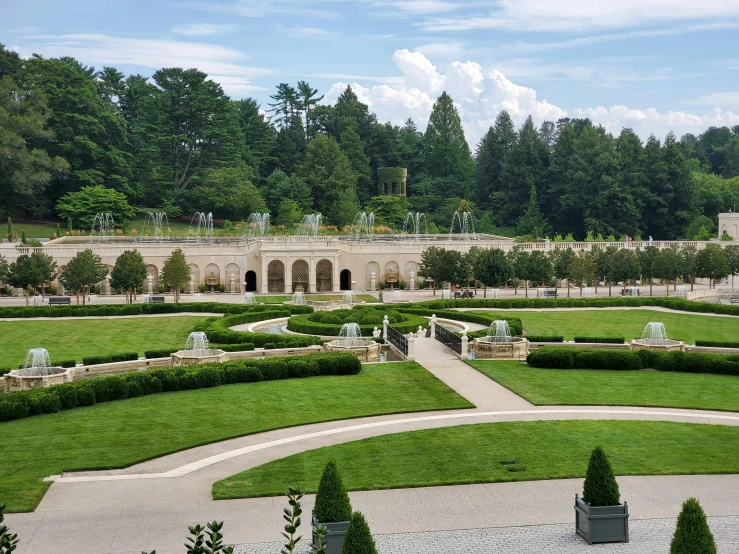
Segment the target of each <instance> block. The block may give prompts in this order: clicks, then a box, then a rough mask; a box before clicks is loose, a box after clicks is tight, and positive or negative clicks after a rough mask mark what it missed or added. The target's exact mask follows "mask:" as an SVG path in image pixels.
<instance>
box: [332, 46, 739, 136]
mask: <svg viewBox="0 0 739 554" xmlns="http://www.w3.org/2000/svg"><path fill="white" fill-rule="evenodd" d="M393 60H394V61H395V64H396V66H397V67H398V68H399V69H400V71H401V73H402V74H403V83H402V84H400V85H395V86H390V85H388V84H382V85H377V86H372V87H365V86H362V85H360V84H358V83H356V82H354V83H352V84H351V86H352V88H353V89H354V91H355V93H356V94H357V96H358V97H359V99H360V100H361V101H362V102H365V103H366V104H368V105H369V107H370V110H371V111H373V112H375V113H376V114H377V116H378V118H379V119H380V121H391V122H392V123H394V124H396V125H402V124H403V122H404V121H405V120H406V119H407V118H408V117H412V118H413V120H414V121H415V122H416V123H417V124H418V125H419V127H420V128H421V129H422V130H423V129H424V128H425V127H426V124H427V123H428V118H429V115H430V113H431V109H432V107H433V104H434V101H435V100H436V98H437V97H438V96H439V94H440V93H441V91H442V90H446V91H447V92H448V93H449V94H450V95H451V97H452V99H453V100H454V102H455V104H456V106H457V108H458V110H459V113H460V117H461V118H462V125H463V127H464V130H465V134H466V136H467V141H468V142H469V144H470V146H471V147H472V148H474V147H475V145H476V144H477V142H478V141H479V139H480V137H482V135H483V134H484V133H485V132H486V131H487V129H488V128H489V127H490V125H492V124H493V123H494V121H495V118H496V116H497V115H498V114H499V113H500V112H501V111H502V110H506V111H507V112H508V113H509V114H510V115H511V117H512V119H513V121H514V122H515V123H516V124H517V125H521V124H522V123H523V122H524V120H525V119H526V117H528V116H529V115H531V116H532V117H533V119H534V121H535V122H536V123H537V124H540V123H541V122H542V121H544V120H552V121H556V120H557V119H559V118H561V117H589V118H590V119H591V120H592V121H593V122H595V123H596V124H601V125H603V126H604V127H606V128H607V129H608V130H609V131H611V132H613V133H619V132H620V131H621V129H622V128H623V127H631V128H633V129H634V130H635V131H636V132H637V133H638V134H639V135H640V136H641V137H642V138H643V139H646V138H647V137H648V136H649V135H650V134H652V133H653V134H655V135H657V136H659V137H664V136H665V135H666V134H667V133H668V132H670V131H674V132H675V134H676V135H678V136H680V135H682V134H684V133H687V132H691V133H700V132H702V131H703V130H705V129H706V127H708V126H710V125H717V126H721V125H737V124H739V112H732V111H724V110H722V109H720V108H718V107H716V108H714V109H713V110H711V111H710V112H709V113H707V114H704V115H698V114H692V113H688V112H685V111H668V112H659V111H657V110H656V109H654V108H647V109H630V108H627V107H626V106H623V105H616V106H611V107H610V108H606V107H596V108H578V109H573V110H565V109H563V108H561V107H559V106H556V105H554V104H551V103H549V102H547V101H546V100H544V99H539V98H538V97H537V93H536V91H535V90H534V89H533V88H529V87H524V86H520V85H517V84H516V83H514V82H512V81H511V80H510V79H508V78H507V77H506V76H505V75H504V74H503V73H502V72H501V71H499V70H498V69H490V70H484V69H483V68H482V67H481V66H480V65H479V64H477V63H475V62H471V61H467V62H460V61H455V62H452V63H450V64H448V65H447V66H446V67H445V68H444V70H443V72H440V71H439V70H437V68H436V66H434V65H433V64H432V63H431V62H430V61H429V60H428V59H427V58H426V57H425V56H424V55H423V54H421V53H420V52H410V51H408V50H398V51H397V52H395V55H394V56H393ZM346 85H347V83H346V82H343V81H342V82H339V83H335V84H334V85H333V86H332V87H331V88H330V89H329V91H328V92H327V93H326V96H325V98H324V102H328V103H333V102H335V101H336V98H337V97H338V96H339V94H341V92H342V91H343V90H344V89H345V88H346ZM737 97H739V93H737ZM727 99H728V97H727ZM713 105H716V104H713Z"/></svg>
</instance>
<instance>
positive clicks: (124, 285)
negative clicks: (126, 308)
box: [110, 250, 146, 304]
mask: <svg viewBox="0 0 739 554" xmlns="http://www.w3.org/2000/svg"><path fill="white" fill-rule="evenodd" d="M144 279H146V263H145V262H144V258H143V257H142V256H141V254H139V252H138V250H126V251H124V252H123V254H121V255H120V256H118V259H117V260H116V261H115V265H114V266H113V271H111V272H110V286H111V287H113V288H114V289H123V290H124V291H126V292H127V301H128V303H129V304H131V303H132V302H133V291H135V290H136V289H137V288H138V287H140V286H142V285H143V283H144Z"/></svg>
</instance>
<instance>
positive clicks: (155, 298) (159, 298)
mask: <svg viewBox="0 0 739 554" xmlns="http://www.w3.org/2000/svg"><path fill="white" fill-rule="evenodd" d="M149 302H151V303H152V304H164V297H163V296H152V297H151V298H150V299H149Z"/></svg>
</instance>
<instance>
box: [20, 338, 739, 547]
mask: <svg viewBox="0 0 739 554" xmlns="http://www.w3.org/2000/svg"><path fill="white" fill-rule="evenodd" d="M416 352H417V353H418V361H419V362H420V363H421V364H422V365H423V366H424V367H426V368H427V369H428V370H429V371H430V372H432V373H433V374H434V375H436V376H437V377H438V378H440V379H441V380H442V381H444V382H445V383H446V384H447V385H449V386H450V387H452V388H453V389H455V390H456V391H457V392H458V393H459V394H461V395H462V396H464V397H466V398H467V399H469V400H470V401H471V402H472V403H474V404H475V405H476V408H475V409H473V410H455V411H444V412H424V413H415V414H398V415H388V416H378V417H369V418H361V419H353V420H344V421H334V422H326V423H320V424H315V425H306V426H300V427H293V428H288V429H281V430H276V431H270V432H266V433H260V434H257V435H251V436H247V437H241V438H237V439H232V440H229V441H223V442H220V443H215V444H211V445H205V446H201V447H197V448H193V449H190V450H186V451H183V452H178V453H175V454H171V455H169V456H163V457H161V458H157V459H155V460H151V461H148V462H144V463H142V464H137V465H135V466H131V467H129V468H126V469H123V470H114V471H96V472H77V473H66V474H64V475H63V476H57V477H54V478H52V479H54V480H55V482H54V483H53V484H52V486H51V487H50V489H49V491H48V492H47V494H46V496H45V497H44V499H43V500H42V502H41V503H40V505H39V507H38V508H37V510H36V512H35V513H33V514H17V515H12V516H9V517H8V520H9V521H10V522H11V524H12V525H13V526H14V530H15V531H18V532H19V531H20V529H23V530H24V533H25V532H27V533H29V534H30V535H31V537H33V541H32V542H31V544H30V548H29V549H28V550H26V549H25V548H24V549H19V551H18V552H19V553H20V554H23V553H24V552H48V551H55V552H61V551H60V550H59V549H58V548H53V549H48V548H49V544H50V543H49V541H52V540H53V539H52V537H53V536H54V534H53V533H54V532H55V531H56V532H57V533H59V532H65V531H64V526H62V525H61V523H62V522H64V523H65V525H67V526H68V528H69V529H70V531H71V530H75V531H76V532H77V533H78V535H76V536H79V535H80V534H82V531H84V530H87V531H89V534H90V539H89V541H90V542H89V548H90V549H89V550H88V549H87V548H88V547H87V546H85V544H81V543H76V548H77V549H76V550H74V552H76V553H82V552H96V553H99V552H134V549H138V550H137V551H136V554H138V553H140V552H141V550H142V549H145V548H149V549H151V548H154V547H156V548H157V552H158V553H161V552H165V553H166V552H170V551H172V552H177V551H178V550H168V549H167V548H170V547H171V548H174V547H175V546H176V545H179V544H181V542H182V540H183V538H184V532H185V531H186V526H187V525H192V524H193V523H194V522H195V521H204V520H213V519H219V520H226V521H227V522H232V523H233V526H231V527H230V530H231V531H232V533H227V539H228V541H229V542H236V543H238V542H245V543H257V542H265V541H273V540H275V539H276V538H279V535H278V532H279V529H280V527H281V525H282V523H281V519H280V515H279V514H280V513H281V508H282V504H283V502H282V500H281V499H273V498H264V499H249V500H233V501H218V502H214V501H212V500H211V490H212V485H213V483H215V482H216V481H218V480H220V479H223V478H225V477H228V476H230V475H233V474H235V473H238V472H241V471H244V470H246V469H249V468H251V467H255V466H257V465H261V464H263V463H266V462H269V461H272V460H275V459H279V458H284V457H285V456H289V455H291V454H295V453H298V452H303V451H306V450H311V449H314V448H319V447H322V446H328V445H333V444H339V443H344V442H348V441H354V440H359V439H363V438H367V437H372V436H378V435H383V434H388V433H398V432H402V431H412V430H418V429H430V428H437V427H446V426H453V425H462V424H472V423H484V422H499V421H531V420H552V419H630V420H659V421H676V422H690V423H704V424H717V425H739V413H733V412H717V411H703V410H682V409H669V408H665V409H660V408H637V407H593V406H582V407H578V406H566V407H559V406H551V407H534V406H533V405H531V404H530V403H529V402H527V401H526V400H524V399H523V398H521V397H519V396H517V395H515V394H514V393H512V392H511V391H509V390H508V389H506V388H504V387H502V386H500V385H498V384H497V383H496V382H495V381H493V380H491V379H489V378H487V377H486V376H484V375H483V374H482V373H479V372H478V371H476V370H474V369H473V368H471V367H470V366H468V365H467V364H464V363H463V362H461V361H459V360H458V359H457V358H456V357H455V356H454V355H453V354H452V353H451V352H449V351H447V350H445V349H444V347H443V346H442V345H441V344H440V343H439V342H437V341H435V340H433V339H418V341H417V343H416ZM619 481H620V482H621V483H622V490H623V493H624V496H625V497H626V496H627V494H628V499H629V500H631V499H639V501H640V502H642V508H641V511H639V510H637V511H635V512H632V518H654V517H672V516H674V515H675V513H676V510H679V504H680V502H681V501H682V500H683V499H684V498H683V497H684V496H685V495H686V492H685V491H686V490H689V491H690V494H694V495H698V496H700V497H701V499H703V498H705V497H707V496H709V495H710V496H711V497H712V499H713V501H714V502H713V504H711V503H709V505H708V506H707V511H708V513H709V514H710V515H713V516H736V515H739V497H731V498H727V495H725V494H721V492H720V491H725V490H739V476H737V475H721V476H719V475H716V476H672V477H624V478H619ZM580 486H581V483H580V480H577V479H575V480H558V481H537V482H523V483H499V484H481V485H469V486H460V487H435V488H432V489H405V490H390V491H373V492H358V493H352V499H353V501H354V502H355V506H356V507H361V508H362V509H363V510H365V511H366V512H367V514H368V517H369V518H370V523H371V525H372V526H373V530H376V532H380V533H398V532H419V531H439V530H445V529H469V528H470V527H490V526H501V525H502V526H510V525H536V524H552V523H564V522H569V521H570V520H571V514H570V511H571V510H570V507H569V505H570V504H571V500H572V495H573V494H574V492H577V491H578V490H580ZM433 491H436V492H435V493H433V494H432V492H433ZM565 493H566V494H565ZM728 496H731V495H728ZM734 496H737V495H734ZM543 498H546V499H549V500H550V501H551V503H549V504H548V503H547V502H542V501H541V500H542V499H543ZM657 500H659V501H657ZM311 502H312V500H311V497H306V507H307V506H309V505H310V503H311ZM427 502H437V503H438V502H441V505H440V506H437V508H439V510H440V511H438V512H435V513H434V515H424V516H423V517H421V516H420V514H419V513H417V511H418V509H419V503H427ZM630 503H631V502H630ZM633 505H634V504H632V506H633ZM501 506H506V507H507V510H501ZM481 509H482V512H480V510H481ZM500 511H502V512H505V514H497V515H495V516H494V517H493V516H491V515H490V514H491V512H500ZM408 513H415V514H416V515H415V516H413V517H408ZM235 514H239V517H240V524H239V525H240V526H241V527H242V528H243V529H239V530H238V531H237V532H236V531H235V530H234V527H235V526H236V522H235V521H232V516H234V515H235ZM476 514H477V515H476ZM144 516H146V517H144ZM416 516H418V517H416ZM244 518H245V519H246V522H248V524H247V525H244V523H245V521H244ZM42 521H43V522H44V524H43V525H42V524H41V522H42ZM47 522H56V526H55V525H51V526H47V525H46V523H47ZM142 522H144V523H145V524H144V523H142ZM175 522H176V525H174V523H175ZM485 522H487V524H486V523H485ZM19 526H20V528H18V527H19ZM70 526H71V527H70ZM142 526H143V528H142ZM109 527H110V528H111V529H108V528H109ZM133 527H136V528H137V531H136V536H137V537H138V539H137V540H141V545H140V546H139V545H138V543H137V542H134V543H130V542H128V543H125V544H126V545H127V546H128V548H126V547H125V546H124V544H123V543H121V542H120V541H122V540H123V539H124V538H125V539H126V540H129V541H130V539H131V530H132V528H133ZM236 527H237V526H236ZM102 528H105V529H108V530H107V531H104V530H102ZM113 528H114V530H113ZM162 529H166V531H162ZM124 530H125V531H124ZM126 531H127V532H126ZM101 533H102V535H101ZM100 536H104V537H106V540H109V543H106V544H108V546H106V547H105V548H103V547H102V546H101V543H100V540H99V539H100ZM95 537H97V538H95ZM85 540H88V539H85ZM146 541H148V542H146ZM83 543H84V541H83ZM26 544H27V545H28V543H26ZM116 545H118V546H116ZM44 548H47V550H44Z"/></svg>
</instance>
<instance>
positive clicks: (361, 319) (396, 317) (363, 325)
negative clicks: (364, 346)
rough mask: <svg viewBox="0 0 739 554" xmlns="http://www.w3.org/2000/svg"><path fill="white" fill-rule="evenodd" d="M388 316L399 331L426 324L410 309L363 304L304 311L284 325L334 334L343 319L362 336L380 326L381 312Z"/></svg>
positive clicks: (295, 329)
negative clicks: (406, 311)
mask: <svg viewBox="0 0 739 554" xmlns="http://www.w3.org/2000/svg"><path fill="white" fill-rule="evenodd" d="M385 315H387V316H388V321H389V322H390V325H391V326H392V327H393V329H395V330H396V331H398V332H399V333H410V332H414V331H417V330H418V327H419V325H420V326H421V327H424V328H427V327H428V325H429V322H428V320H427V319H426V318H425V317H421V316H418V315H414V314H410V313H401V311H399V310H396V309H385V310H383V309H382V308H377V309H376V308H372V307H365V308H363V309H356V308H355V309H353V310H334V311H331V312H316V313H312V314H307V315H297V316H293V317H291V318H290V319H289V320H288V322H287V328H288V329H289V330H290V331H293V332H295V333H306V334H315V335H326V336H333V337H335V336H338V335H339V332H340V331H341V326H342V325H343V324H344V323H357V324H358V325H359V328H360V330H361V332H362V336H363V337H371V336H372V332H373V331H374V328H375V327H377V328H378V329H382V322H383V318H384V316H385Z"/></svg>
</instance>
